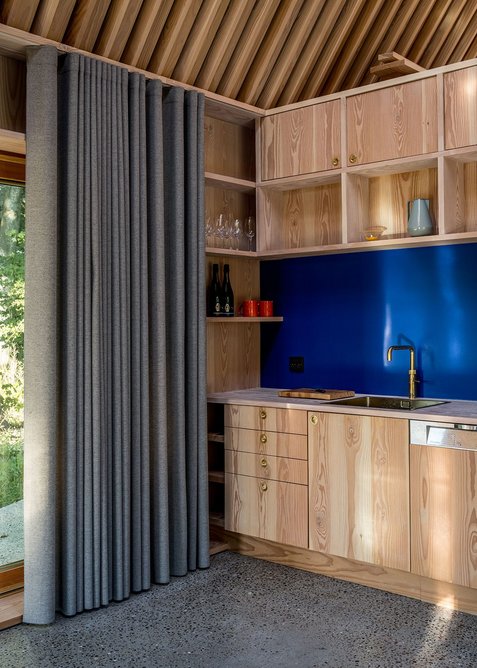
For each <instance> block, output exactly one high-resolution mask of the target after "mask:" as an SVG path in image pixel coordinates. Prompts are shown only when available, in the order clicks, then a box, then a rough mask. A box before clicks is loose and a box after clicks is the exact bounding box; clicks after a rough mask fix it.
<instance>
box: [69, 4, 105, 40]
mask: <svg viewBox="0 0 477 668" xmlns="http://www.w3.org/2000/svg"><path fill="white" fill-rule="evenodd" d="M110 4H111V0H78V1H77V2H76V5H75V8H74V11H73V15H72V17H71V20H70V23H69V26H68V28H67V30H66V34H65V42H66V43H67V44H70V45H71V46H74V47H76V48H78V49H83V50H84V51H89V52H90V53H92V52H93V47H94V44H95V42H96V40H97V39H98V35H99V31H100V30H101V26H102V24H103V21H104V17H105V16H106V14H107V11H108V9H109V5H110Z"/></svg>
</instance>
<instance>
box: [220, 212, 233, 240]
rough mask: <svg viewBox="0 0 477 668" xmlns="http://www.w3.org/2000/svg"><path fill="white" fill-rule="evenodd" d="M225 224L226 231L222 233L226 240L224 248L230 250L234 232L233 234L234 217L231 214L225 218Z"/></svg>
mask: <svg viewBox="0 0 477 668" xmlns="http://www.w3.org/2000/svg"><path fill="white" fill-rule="evenodd" d="M224 219H225V224H224V230H223V232H222V237H223V240H224V248H230V245H231V239H232V232H233V219H234V217H233V215H232V214H231V213H229V214H228V215H227V216H224Z"/></svg>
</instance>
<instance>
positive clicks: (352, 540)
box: [308, 413, 410, 571]
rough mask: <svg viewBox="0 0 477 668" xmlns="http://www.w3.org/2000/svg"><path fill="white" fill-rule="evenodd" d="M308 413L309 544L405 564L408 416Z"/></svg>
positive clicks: (384, 562) (370, 560)
mask: <svg viewBox="0 0 477 668" xmlns="http://www.w3.org/2000/svg"><path fill="white" fill-rule="evenodd" d="M309 415H310V419H309V443H308V452H309V469H308V470H309V490H310V502H309V513H310V519H309V526H310V549H312V550H318V551H320V552H325V553H327V554H335V555H337V556H341V557H348V558H350V559H357V560H359V561H365V562H368V563H372V564H378V565H380V566H384V567H389V568H398V569H401V570H404V571H408V570H409V568H410V548H409V533H410V531H409V431H408V430H409V426H408V421H407V420H401V419H393V418H375V417H365V416H360V415H338V414H333V413H313V414H309Z"/></svg>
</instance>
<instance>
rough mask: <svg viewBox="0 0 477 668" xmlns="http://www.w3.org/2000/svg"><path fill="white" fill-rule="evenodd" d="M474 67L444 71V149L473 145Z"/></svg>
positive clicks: (476, 128)
mask: <svg viewBox="0 0 477 668" xmlns="http://www.w3.org/2000/svg"><path fill="white" fill-rule="evenodd" d="M476 105H477V67H468V68H466V69H464V70H456V71H455V72H447V73H446V74H444V139H445V148H459V147H460V146H471V145H473V144H477V113H476Z"/></svg>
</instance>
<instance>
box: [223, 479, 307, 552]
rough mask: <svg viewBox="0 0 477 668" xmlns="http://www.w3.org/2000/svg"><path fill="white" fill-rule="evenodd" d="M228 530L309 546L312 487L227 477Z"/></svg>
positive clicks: (299, 545)
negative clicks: (309, 512) (310, 489)
mask: <svg viewBox="0 0 477 668" xmlns="http://www.w3.org/2000/svg"><path fill="white" fill-rule="evenodd" d="M225 528H226V529H227V530H228V531H236V532H237V533H242V534H245V535H247V536H256V537H258V538H265V539H267V540H272V541H275V542H277V543H284V544H285V545H295V546H297V547H308V487H307V485H295V484H292V483H288V482H277V481H275V480H265V479H263V478H252V477H249V476H244V475H233V474H231V473H226V474H225Z"/></svg>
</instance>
